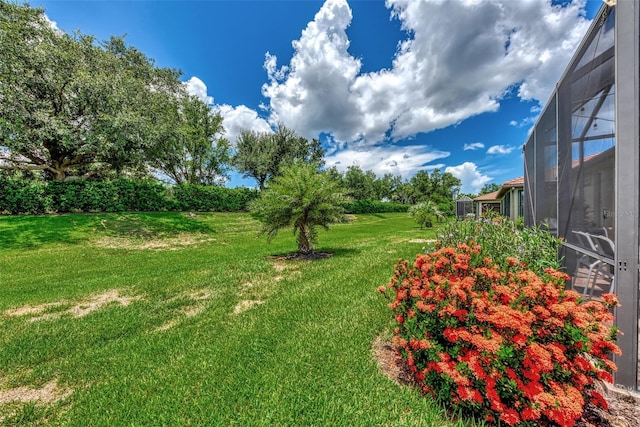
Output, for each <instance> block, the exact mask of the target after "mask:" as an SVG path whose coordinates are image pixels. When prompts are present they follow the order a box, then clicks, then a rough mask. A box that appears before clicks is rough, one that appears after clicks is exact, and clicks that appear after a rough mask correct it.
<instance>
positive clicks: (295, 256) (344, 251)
mask: <svg viewBox="0 0 640 427" xmlns="http://www.w3.org/2000/svg"><path fill="white" fill-rule="evenodd" d="M358 253H360V250H358V249H352V248H322V249H318V250H316V251H314V252H313V253H312V254H308V255H303V254H300V253H298V252H288V253H279V254H272V255H269V256H267V258H269V259H278V260H283V261H318V260H322V259H327V258H336V257H338V258H341V257H347V256H350V255H355V254H358Z"/></svg>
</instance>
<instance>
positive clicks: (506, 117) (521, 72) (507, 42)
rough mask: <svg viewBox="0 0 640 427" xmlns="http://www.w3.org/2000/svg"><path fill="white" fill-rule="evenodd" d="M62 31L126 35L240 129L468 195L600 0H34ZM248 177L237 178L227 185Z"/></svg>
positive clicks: (502, 167)
mask: <svg viewBox="0 0 640 427" xmlns="http://www.w3.org/2000/svg"><path fill="white" fill-rule="evenodd" d="M30 5H31V6H33V7H42V8H44V9H45V12H46V14H47V16H48V18H49V19H50V20H51V21H53V22H55V24H56V25H57V27H58V28H60V29H61V30H63V31H66V32H72V31H74V30H80V31H81V32H82V33H85V34H91V35H94V36H96V37H97V38H98V39H99V40H104V39H107V38H109V37H110V36H111V35H120V36H122V35H126V41H127V42H128V43H129V44H130V45H133V46H135V47H136V48H138V49H139V50H141V51H142V52H144V53H145V54H146V55H147V56H149V57H151V58H153V59H154V60H155V62H156V64H157V65H158V66H162V67H171V68H176V69H180V70H182V72H183V78H182V79H183V81H184V82H185V84H188V87H189V90H190V91H191V92H192V93H194V94H197V95H198V96H200V97H202V99H204V100H206V102H208V103H209V104H210V105H211V108H212V109H213V110H215V111H219V112H220V113H221V114H222V115H223V117H224V126H225V128H226V130H227V137H228V138H229V139H230V141H231V142H232V143H233V142H234V141H235V137H236V136H237V135H238V134H239V132H240V130H242V129H251V130H258V131H269V130H270V129H272V128H273V127H274V125H275V124H277V123H279V122H280V123H284V124H285V125H286V126H287V127H290V128H292V129H294V130H296V131H297V132H298V133H299V134H301V135H303V136H305V137H307V138H313V137H320V138H321V140H322V141H323V143H324V146H325V149H326V150H327V155H326V164H327V166H333V165H336V166H337V167H338V168H339V169H341V170H346V168H347V167H348V166H350V165H359V166H360V167H361V168H362V169H364V170H373V171H374V172H376V173H377V174H378V175H380V176H381V175H382V174H384V173H387V172H389V173H393V174H395V175H401V176H402V177H403V178H409V177H411V176H412V175H413V174H415V173H416V172H417V171H419V170H422V169H424V170H427V171H431V170H433V169H434V168H440V170H441V171H447V172H451V173H452V174H454V175H456V176H457V177H459V178H460V179H461V180H462V184H463V187H462V191H463V192H466V193H477V192H478V190H479V189H480V188H481V187H482V186H483V185H484V184H486V183H489V182H495V183H502V182H504V181H507V180H510V179H513V178H517V177H519V176H522V175H523V164H522V153H521V145H522V144H523V143H524V142H525V140H526V138H527V133H528V131H529V129H530V128H531V126H532V124H533V123H534V121H535V120H536V118H537V115H538V114H539V112H540V107H542V106H544V104H546V102H547V99H548V97H549V95H550V94H551V91H552V90H553V87H554V86H555V83H556V81H557V80H558V79H559V77H560V76H561V74H562V72H563V71H564V68H565V66H566V64H567V63H568V62H569V60H570V59H571V56H572V55H573V52H574V50H575V47H576V46H577V45H578V44H579V42H580V40H581V39H582V36H583V35H584V34H585V32H586V30H587V28H588V27H589V25H590V20H591V19H592V18H593V16H594V15H595V13H596V12H597V10H598V9H599V7H600V5H601V1H600V0H574V1H573V2H569V1H562V2H555V1H554V2H553V4H552V3H550V2H549V1H546V0H459V1H458V0H451V1H448V0H445V1H443V0H437V1H436V0H434V1H430V0H425V1H421V0H386V1H383V0H351V1H348V0H326V1H312V0H298V1H296V0H252V1H251V0H236V1H232V0H199V1H178V0H173V1H172V0H157V1H118V0H104V1H102V0H101V1H88V0H85V1H79V0H74V1H65V0H49V1H46V0H35V1H31V2H30ZM237 185H245V186H254V185H255V181H253V180H251V179H242V178H241V177H239V176H237V175H234V176H233V177H232V179H231V181H230V182H229V183H228V186H237Z"/></svg>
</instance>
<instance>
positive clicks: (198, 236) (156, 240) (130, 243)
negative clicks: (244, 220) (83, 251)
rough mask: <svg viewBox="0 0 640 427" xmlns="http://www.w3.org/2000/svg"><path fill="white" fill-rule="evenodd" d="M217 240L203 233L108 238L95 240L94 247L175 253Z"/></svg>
mask: <svg viewBox="0 0 640 427" xmlns="http://www.w3.org/2000/svg"><path fill="white" fill-rule="evenodd" d="M215 240H216V239H215V238H213V237H211V236H208V235H206V234H202V233H181V234H178V235H176V236H171V237H149V238H139V237H138V238H129V237H115V236H108V237H101V238H100V239H97V240H94V241H93V245H94V246H98V247H100V248H106V249H129V250H167V251H175V250H179V249H182V248H184V247H187V246H196V245H199V244H201V243H205V242H211V241H215Z"/></svg>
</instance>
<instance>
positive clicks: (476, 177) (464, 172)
mask: <svg viewBox="0 0 640 427" xmlns="http://www.w3.org/2000/svg"><path fill="white" fill-rule="evenodd" d="M444 171H445V172H449V173H450V174H451V175H453V176H455V177H456V178H458V179H459V180H460V181H461V182H462V186H461V188H460V191H461V192H463V193H472V194H477V193H478V192H479V191H480V189H481V188H482V187H483V186H484V185H485V184H487V183H488V182H491V180H492V179H493V178H491V177H490V176H488V175H485V174H483V173H482V172H480V171H479V170H478V167H477V166H476V164H475V163H472V162H464V163H463V164H461V165H458V166H449V167H447V168H446V169H445V170H444Z"/></svg>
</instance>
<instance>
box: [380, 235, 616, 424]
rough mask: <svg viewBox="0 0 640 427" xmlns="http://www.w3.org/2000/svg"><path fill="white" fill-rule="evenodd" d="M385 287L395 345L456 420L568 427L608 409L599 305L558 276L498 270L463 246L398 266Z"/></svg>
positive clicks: (519, 267) (509, 266) (610, 338)
mask: <svg viewBox="0 0 640 427" xmlns="http://www.w3.org/2000/svg"><path fill="white" fill-rule="evenodd" d="M395 270H396V271H395V275H394V276H393V277H392V279H391V281H390V283H389V284H388V287H385V286H380V287H379V288H378V290H379V291H380V292H382V293H384V294H385V295H387V296H388V297H389V298H390V299H391V300H392V301H391V303H390V304H389V306H390V308H391V309H392V311H393V313H394V316H395V320H394V324H395V329H394V332H395V335H394V337H393V344H394V346H395V347H396V349H397V350H398V351H399V353H400V354H401V355H402V357H403V358H405V359H406V362H407V364H408V365H409V367H410V369H411V371H412V372H413V375H414V377H415V381H416V383H417V384H418V385H419V386H420V387H421V389H422V391H423V392H424V393H426V394H428V395H430V396H432V397H434V398H435V399H436V400H437V401H438V402H440V403H442V404H443V405H445V406H448V407H450V408H451V409H453V410H456V411H461V412H462V413H465V414H468V415H473V416H478V417H483V418H485V419H487V420H489V421H499V422H500V423H503V424H506V425H527V426H532V425H539V423H551V424H555V425H560V426H572V425H574V423H575V421H576V420H577V419H579V418H580V417H581V415H582V412H583V409H584V406H585V404H586V403H587V402H592V403H594V404H596V405H599V406H602V407H606V402H605V400H604V399H603V397H602V396H601V395H600V394H599V393H598V392H597V391H596V390H595V380H596V379H600V380H605V381H612V376H611V372H612V371H614V370H615V369H616V367H615V364H614V363H613V362H611V361H609V360H608V359H607V356H608V355H609V354H610V353H611V352H613V353H616V354H619V353H620V350H619V348H618V347H617V346H616V345H615V344H614V341H615V338H616V334H617V330H616V328H615V327H613V326H611V327H609V326H606V324H610V322H612V321H613V316H612V315H611V313H610V312H609V311H608V309H610V308H611V307H612V306H614V305H616V304H617V300H616V298H615V296H614V295H611V294H606V295H604V296H603V298H604V300H605V304H602V303H600V302H596V301H589V302H586V303H585V302H583V301H582V300H581V299H580V296H579V294H578V293H577V292H575V291H571V290H565V289H564V282H565V280H566V279H567V277H566V275H565V274H564V273H561V272H558V271H557V270H554V269H545V270H544V271H543V272H542V273H541V274H539V275H538V274H536V273H534V272H532V271H530V270H528V269H526V268H525V266H524V264H523V263H521V262H520V261H518V260H517V259H515V258H507V259H506V262H505V263H504V264H497V263H495V262H494V261H492V260H491V259H490V258H489V257H486V256H484V255H483V253H482V252H481V250H480V248H479V247H478V246H475V245H473V246H469V245H466V244H460V245H459V246H458V247H457V248H451V247H445V248H441V249H438V250H437V251H436V252H433V253H429V254H425V255H418V256H417V258H416V260H415V262H414V264H413V265H412V266H411V265H409V262H408V261H403V262H401V263H399V264H398V265H396V266H395Z"/></svg>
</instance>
